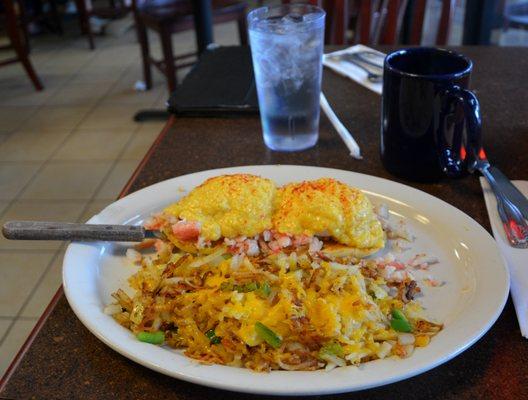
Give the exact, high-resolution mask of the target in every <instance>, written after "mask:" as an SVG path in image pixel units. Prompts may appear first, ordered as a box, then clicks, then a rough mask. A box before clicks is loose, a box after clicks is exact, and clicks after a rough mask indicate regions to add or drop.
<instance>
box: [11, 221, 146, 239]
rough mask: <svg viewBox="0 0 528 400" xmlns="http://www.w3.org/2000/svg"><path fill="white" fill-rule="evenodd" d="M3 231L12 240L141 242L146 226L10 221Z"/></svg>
mask: <svg viewBox="0 0 528 400" xmlns="http://www.w3.org/2000/svg"><path fill="white" fill-rule="evenodd" d="M2 233H3V234H4V236H5V237H6V238H7V239H11V240H72V241H91V240H102V241H118V242H141V241H142V240H143V239H144V238H145V228H143V227H142V226H132V225H90V224H74V223H69V222H44V221H9V222H6V223H5V224H4V226H3V228H2Z"/></svg>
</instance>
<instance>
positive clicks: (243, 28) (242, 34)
mask: <svg viewBox="0 0 528 400" xmlns="http://www.w3.org/2000/svg"><path fill="white" fill-rule="evenodd" d="M237 24H238V37H239V38H240V44H241V45H242V46H247V44H248V36H247V35H248V32H247V23H246V15H245V13H244V14H242V15H241V16H240V17H239V18H238V20H237Z"/></svg>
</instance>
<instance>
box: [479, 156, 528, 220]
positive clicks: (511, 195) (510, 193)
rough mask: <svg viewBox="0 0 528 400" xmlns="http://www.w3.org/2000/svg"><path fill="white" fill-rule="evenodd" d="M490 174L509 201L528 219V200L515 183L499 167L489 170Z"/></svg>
mask: <svg viewBox="0 0 528 400" xmlns="http://www.w3.org/2000/svg"><path fill="white" fill-rule="evenodd" d="M488 171H489V172H490V174H491V175H492V176H493V178H495V181H496V182H497V186H499V188H500V190H501V191H502V192H503V193H504V194H505V195H506V197H508V199H509V200H510V201H511V202H512V203H513V204H514V205H515V206H516V207H517V208H518V209H519V211H520V212H521V214H522V215H523V217H524V218H526V219H528V199H527V198H526V197H525V196H524V195H523V194H522V193H521V192H520V191H519V189H517V188H516V187H515V185H514V184H513V183H511V181H510V180H509V179H508V178H507V177H506V175H504V174H503V173H502V172H501V170H500V169H498V168H497V167H493V166H490V167H489V168H488Z"/></svg>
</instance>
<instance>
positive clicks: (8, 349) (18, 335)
mask: <svg viewBox="0 0 528 400" xmlns="http://www.w3.org/2000/svg"><path fill="white" fill-rule="evenodd" d="M36 323H37V320H36V319H35V320H18V321H16V322H15V325H14V326H13V328H12V329H11V330H10V332H9V333H8V335H7V336H6V337H5V338H4V341H3V343H2V344H1V345H0V376H2V375H3V374H4V372H5V371H6V370H7V368H8V367H9V365H10V364H11V361H12V360H13V358H15V356H16V355H17V353H18V350H19V349H20V347H22V345H23V344H24V342H25V341H26V339H27V337H28V336H29V334H30V333H31V330H32V329H33V327H34V326H35V325H36Z"/></svg>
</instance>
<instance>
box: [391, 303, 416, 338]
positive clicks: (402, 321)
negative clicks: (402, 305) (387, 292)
mask: <svg viewBox="0 0 528 400" xmlns="http://www.w3.org/2000/svg"><path fill="white" fill-rule="evenodd" d="M391 328H392V329H394V330H395V331H398V332H411V331H412V326H411V323H410V322H409V320H407V318H406V317H405V315H404V314H403V313H402V312H401V310H398V309H396V308H395V309H393V310H392V319H391Z"/></svg>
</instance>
